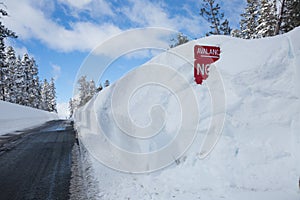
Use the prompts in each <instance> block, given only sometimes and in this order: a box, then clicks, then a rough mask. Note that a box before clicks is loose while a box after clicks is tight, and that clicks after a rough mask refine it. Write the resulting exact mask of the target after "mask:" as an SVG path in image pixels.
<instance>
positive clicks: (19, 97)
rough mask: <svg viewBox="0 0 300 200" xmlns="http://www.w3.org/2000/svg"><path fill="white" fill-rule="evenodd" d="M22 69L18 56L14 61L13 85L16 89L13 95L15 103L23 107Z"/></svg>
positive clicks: (23, 86)
mask: <svg viewBox="0 0 300 200" xmlns="http://www.w3.org/2000/svg"><path fill="white" fill-rule="evenodd" d="M24 74H25V73H24V69H23V67H22V64H21V58H20V56H18V57H17V59H16V71H15V85H16V88H15V90H14V93H15V95H16V103H17V104H20V105H23V102H24V97H23V91H24V90H25V77H24Z"/></svg>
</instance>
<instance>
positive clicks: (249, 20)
mask: <svg viewBox="0 0 300 200" xmlns="http://www.w3.org/2000/svg"><path fill="white" fill-rule="evenodd" d="M258 14H259V11H258V0H247V5H246V8H245V12H244V13H243V14H241V17H242V19H241V21H240V28H241V31H240V35H235V36H238V37H241V38H244V39H253V38H256V37H257V34H256V27H257V19H258Z"/></svg>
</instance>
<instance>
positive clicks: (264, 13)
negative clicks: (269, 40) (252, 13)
mask: <svg viewBox="0 0 300 200" xmlns="http://www.w3.org/2000/svg"><path fill="white" fill-rule="evenodd" d="M257 22H258V26H257V27H256V32H257V36H258V37H269V36H274V34H275V29H276V26H277V14H276V1H269V0H261V2H260V8H259V17H258V20H257Z"/></svg>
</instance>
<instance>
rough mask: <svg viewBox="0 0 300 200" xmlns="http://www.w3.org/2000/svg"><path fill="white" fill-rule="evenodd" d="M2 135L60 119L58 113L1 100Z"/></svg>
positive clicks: (0, 127)
mask: <svg viewBox="0 0 300 200" xmlns="http://www.w3.org/2000/svg"><path fill="white" fill-rule="evenodd" d="M0 111H1V114H0V135H3V134H6V133H12V132H14V131H22V130H24V129H27V128H30V127H34V126H38V125H41V124H43V123H45V122H47V121H50V120H54V119H58V116H57V114H55V113H49V112H46V111H42V110H38V109H34V108H30V107H26V106H21V105H18V104H12V103H8V102H5V101H0Z"/></svg>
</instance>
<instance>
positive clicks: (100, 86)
mask: <svg viewBox="0 0 300 200" xmlns="http://www.w3.org/2000/svg"><path fill="white" fill-rule="evenodd" d="M101 90H103V87H102V85H101V83H100V85H99V87H97V90H96V92H100V91H101Z"/></svg>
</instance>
